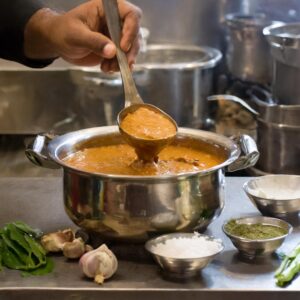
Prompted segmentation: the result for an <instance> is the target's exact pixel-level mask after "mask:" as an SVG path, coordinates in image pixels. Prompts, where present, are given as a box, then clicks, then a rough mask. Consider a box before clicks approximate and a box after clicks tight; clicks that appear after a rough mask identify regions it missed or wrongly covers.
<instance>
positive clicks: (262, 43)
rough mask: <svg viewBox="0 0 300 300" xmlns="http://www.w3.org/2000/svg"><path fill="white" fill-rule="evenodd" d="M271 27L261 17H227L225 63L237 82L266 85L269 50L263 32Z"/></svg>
mask: <svg viewBox="0 0 300 300" xmlns="http://www.w3.org/2000/svg"><path fill="white" fill-rule="evenodd" d="M270 24H272V22H271V21H269V20H268V19H267V18H266V16H265V15H264V14H253V15H248V14H240V13H234V14H228V15H227V16H226V25H227V29H228V30H227V52H226V61H227V67H228V70H229V72H230V73H231V75H232V76H234V77H235V78H237V79H240V80H243V81H247V82H255V83H259V84H264V85H266V84H269V83H270V82H271V75H272V70H271V68H272V63H271V55H270V47H269V45H268V42H267V41H266V39H265V37H264V36H263V33H262V31H263V28H264V27H266V26H268V25H270Z"/></svg>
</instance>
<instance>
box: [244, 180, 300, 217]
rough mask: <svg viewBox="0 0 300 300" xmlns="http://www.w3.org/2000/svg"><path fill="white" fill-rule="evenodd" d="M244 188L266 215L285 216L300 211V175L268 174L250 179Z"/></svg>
mask: <svg viewBox="0 0 300 300" xmlns="http://www.w3.org/2000/svg"><path fill="white" fill-rule="evenodd" d="M243 188H244V191H245V193H246V194H247V196H248V197H249V199H250V200H251V201H252V203H253V204H254V205H255V206H256V207H257V209H258V210H259V211H260V212H261V213H262V214H263V215H264V216H272V217H277V218H285V217H287V216H289V215H292V214H298V213H299V212H300V176H297V175H266V176H262V177H257V178H255V179H251V180H249V181H248V182H246V183H245V184H244V186H243Z"/></svg>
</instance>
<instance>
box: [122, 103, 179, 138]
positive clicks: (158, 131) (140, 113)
mask: <svg viewBox="0 0 300 300" xmlns="http://www.w3.org/2000/svg"><path fill="white" fill-rule="evenodd" d="M121 128H122V129H123V130H124V131H125V132H127V133H128V134H130V135H131V136H134V137H136V138H141V139H147V140H158V139H163V138H168V137H171V136H174V135H175V134H176V127H175V126H174V124H173V123H172V122H171V121H170V120H169V119H167V118H166V117H165V116H164V115H163V114H160V113H158V112H155V111H153V110H151V109H148V108H145V107H140V108H138V109H137V110H136V111H134V112H132V113H129V114H128V115H127V116H126V117H125V118H124V120H123V121H122V123H121Z"/></svg>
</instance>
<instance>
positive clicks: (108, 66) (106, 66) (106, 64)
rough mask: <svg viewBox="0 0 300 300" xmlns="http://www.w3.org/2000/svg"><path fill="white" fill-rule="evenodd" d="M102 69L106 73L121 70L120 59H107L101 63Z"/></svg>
mask: <svg viewBox="0 0 300 300" xmlns="http://www.w3.org/2000/svg"><path fill="white" fill-rule="evenodd" d="M101 69H102V71H103V72H105V73H108V72H118V71H119V65H118V61H117V60H116V59H105V60H103V62H102V64H101Z"/></svg>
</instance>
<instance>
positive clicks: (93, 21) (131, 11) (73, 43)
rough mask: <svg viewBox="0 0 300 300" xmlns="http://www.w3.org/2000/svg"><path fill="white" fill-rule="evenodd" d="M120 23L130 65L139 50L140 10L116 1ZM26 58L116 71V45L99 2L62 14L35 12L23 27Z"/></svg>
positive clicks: (92, 0) (45, 11)
mask: <svg viewBox="0 0 300 300" xmlns="http://www.w3.org/2000/svg"><path fill="white" fill-rule="evenodd" d="M118 5H119V12H120V17H121V19H122V22H123V29H122V38H121V41H120V46H121V48H122V50H123V51H124V52H125V53H126V55H127V60H128V63H129V65H130V66H132V65H133V64H134V62H135V59H136V56H137V54H138V51H139V28H140V19H141V11H140V9H139V8H137V7H136V6H134V5H133V4H131V3H129V2H127V1H125V0H118ZM24 51H25V55H26V56H27V57H28V58H31V59H48V58H55V57H58V56H59V57H62V58H63V59H64V60H66V61H68V62H70V63H73V64H76V65H81V66H94V65H98V64H101V69H102V70H103V71H104V72H109V71H116V70H118V64H117V61H116V46H115V45H114V44H113V42H112V41H111V40H110V38H109V34H108V29H107V26H106V20H105V14H104V10H103V6H102V1H100V0H91V1H88V2H86V3H84V4H82V5H80V6H78V7H76V8H74V9H72V10H70V11H68V12H66V13H64V14H59V13H56V12H54V11H52V10H50V9H41V10H39V11H38V12H37V13H35V14H34V15H33V16H32V17H31V19H30V20H29V22H28V23H27V25H26V28H25V41H24Z"/></svg>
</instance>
